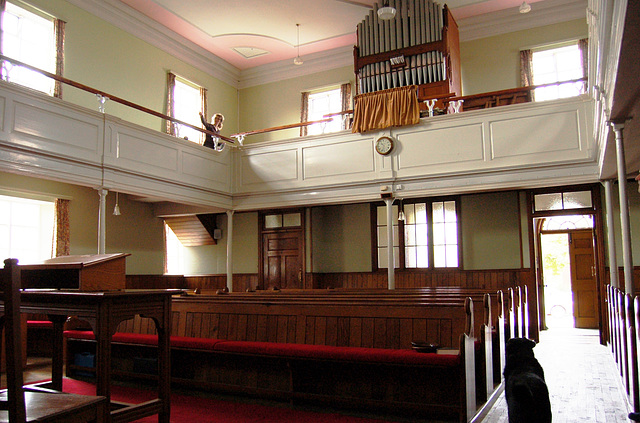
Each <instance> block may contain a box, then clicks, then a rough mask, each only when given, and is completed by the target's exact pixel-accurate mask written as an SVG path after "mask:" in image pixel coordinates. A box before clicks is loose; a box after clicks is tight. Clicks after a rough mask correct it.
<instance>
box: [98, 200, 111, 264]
mask: <svg viewBox="0 0 640 423" xmlns="http://www.w3.org/2000/svg"><path fill="white" fill-rule="evenodd" d="M107 194H109V191H108V190H106V189H104V188H100V189H98V195H100V208H99V210H98V254H104V253H105V248H106V244H107Z"/></svg>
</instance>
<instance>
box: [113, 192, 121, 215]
mask: <svg viewBox="0 0 640 423" xmlns="http://www.w3.org/2000/svg"><path fill="white" fill-rule="evenodd" d="M113 215H114V216H120V206H119V205H118V192H116V206H115V207H114V208H113Z"/></svg>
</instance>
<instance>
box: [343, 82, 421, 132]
mask: <svg viewBox="0 0 640 423" xmlns="http://www.w3.org/2000/svg"><path fill="white" fill-rule="evenodd" d="M417 89H418V87H417V86H416V85H409V86H406V87H399V88H391V89H389V90H382V91H376V92H373V93H366V94H361V95H358V96H356V97H355V99H354V106H353V127H352V132H367V131H372V130H374V129H384V128H389V127H392V126H405V125H415V124H417V123H418V122H420V108H419V106H418V96H417Z"/></svg>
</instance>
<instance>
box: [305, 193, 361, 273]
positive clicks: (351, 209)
mask: <svg viewBox="0 0 640 423" xmlns="http://www.w3.org/2000/svg"><path fill="white" fill-rule="evenodd" d="M311 221H312V230H311V238H312V239H311V246H310V248H311V249H312V263H313V265H312V271H313V272H318V273H332V272H369V271H371V223H370V212H369V203H365V204H352V205H345V206H327V207H314V208H313V209H312V210H311Z"/></svg>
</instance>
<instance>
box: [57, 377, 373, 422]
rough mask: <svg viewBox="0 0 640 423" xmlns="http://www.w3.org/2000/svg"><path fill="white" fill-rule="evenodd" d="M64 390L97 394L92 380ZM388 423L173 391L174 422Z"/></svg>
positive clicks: (133, 391) (67, 383) (139, 398)
mask: <svg viewBox="0 0 640 423" xmlns="http://www.w3.org/2000/svg"><path fill="white" fill-rule="evenodd" d="M63 390H64V391H65V392H72V393H76V394H86V395H95V392H96V391H95V387H94V385H93V384H91V383H87V382H83V381H79V380H75V379H67V378H65V379H64V382H63ZM153 398H155V392H153V391H150V390H146V389H138V388H130V387H124V386H117V385H114V386H112V388H111V399H112V400H114V401H122V402H127V403H134V404H135V403H140V402H144V401H147V400H149V399H153ZM157 421H158V417H157V416H149V417H146V418H144V419H141V420H137V422H139V423H152V422H153V423H156V422H157ZM208 422H215V423H253V422H269V423H285V422H287V423H290V422H303V423H384V422H385V421H384V420H377V419H368V418H361V417H353V416H345V415H340V414H336V413H321V412H313V411H305V410H294V409H290V408H287V407H286V406H284V405H283V406H282V407H277V406H274V407H269V406H265V405H260V404H250V403H241V402H233V401H222V400H218V399H213V398H203V397H196V396H189V395H183V394H178V393H172V394H171V423H208Z"/></svg>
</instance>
